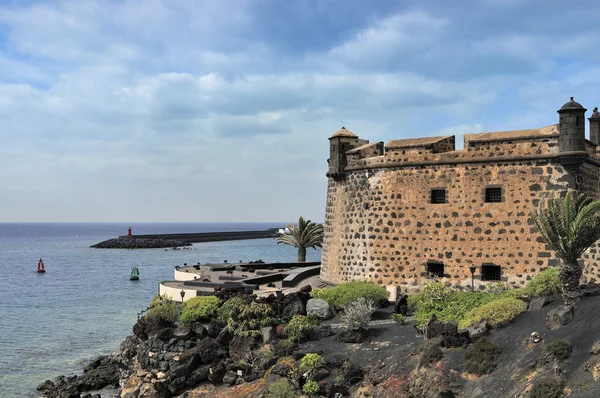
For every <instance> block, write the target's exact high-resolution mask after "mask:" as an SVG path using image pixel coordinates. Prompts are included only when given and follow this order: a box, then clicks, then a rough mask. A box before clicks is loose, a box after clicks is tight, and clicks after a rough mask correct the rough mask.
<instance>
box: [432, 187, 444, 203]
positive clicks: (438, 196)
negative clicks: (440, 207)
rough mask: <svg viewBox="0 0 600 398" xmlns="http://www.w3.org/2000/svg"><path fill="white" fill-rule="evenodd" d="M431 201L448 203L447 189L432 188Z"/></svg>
mask: <svg viewBox="0 0 600 398" xmlns="http://www.w3.org/2000/svg"><path fill="white" fill-rule="evenodd" d="M431 203H436V204H439V203H446V190H445V189H432V190H431Z"/></svg>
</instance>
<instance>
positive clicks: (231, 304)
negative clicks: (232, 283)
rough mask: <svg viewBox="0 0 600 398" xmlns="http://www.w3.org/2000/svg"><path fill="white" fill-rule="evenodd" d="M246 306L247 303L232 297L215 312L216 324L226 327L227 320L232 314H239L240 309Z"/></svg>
mask: <svg viewBox="0 0 600 398" xmlns="http://www.w3.org/2000/svg"><path fill="white" fill-rule="evenodd" d="M247 305H248V302H247V301H246V300H244V299H242V298H240V297H233V298H230V299H229V300H227V301H225V302H224V303H223V305H221V306H220V307H219V309H218V310H217V322H218V323H220V324H222V325H226V324H227V320H228V319H229V318H231V316H232V315H233V313H239V312H240V311H241V309H242V308H243V307H245V306H247Z"/></svg>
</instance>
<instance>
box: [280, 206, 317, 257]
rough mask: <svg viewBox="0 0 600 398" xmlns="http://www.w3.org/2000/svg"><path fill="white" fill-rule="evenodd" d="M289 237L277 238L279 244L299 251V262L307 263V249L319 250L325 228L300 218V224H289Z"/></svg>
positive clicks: (287, 226)
mask: <svg viewBox="0 0 600 398" xmlns="http://www.w3.org/2000/svg"><path fill="white" fill-rule="evenodd" d="M286 228H287V229H288V230H289V231H290V234H289V235H281V236H278V237H277V244H279V243H284V244H286V245H290V246H294V247H296V248H297V249H298V262H299V263H303V262H305V261H306V248H308V247H312V248H313V249H315V250H316V249H317V247H321V244H322V242H323V226H322V225H321V224H317V223H314V222H312V221H310V220H305V219H304V218H302V217H300V218H299V219H298V224H288V225H286Z"/></svg>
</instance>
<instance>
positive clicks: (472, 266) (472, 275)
mask: <svg viewBox="0 0 600 398" xmlns="http://www.w3.org/2000/svg"><path fill="white" fill-rule="evenodd" d="M469 269H470V270H471V291H473V292H474V291H475V282H474V281H473V279H474V278H475V271H476V270H477V267H476V266H474V265H471V266H470V267H469Z"/></svg>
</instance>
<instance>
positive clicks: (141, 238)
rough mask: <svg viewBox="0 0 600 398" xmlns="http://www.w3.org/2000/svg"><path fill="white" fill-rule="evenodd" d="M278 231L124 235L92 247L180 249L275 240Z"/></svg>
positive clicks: (272, 229)
mask: <svg viewBox="0 0 600 398" xmlns="http://www.w3.org/2000/svg"><path fill="white" fill-rule="evenodd" d="M277 231H278V229H277V228H270V229H266V230H263V231H230V232H201V233H174V234H150V235H131V236H128V235H122V236H119V237H118V238H115V239H109V240H105V241H103V242H100V243H97V244H95V245H92V246H91V247H93V248H97V249H152V248H165V247H179V246H190V245H191V244H192V243H200V242H217V241H226V240H245V239H264V238H275V237H276V236H277V235H278V232H277Z"/></svg>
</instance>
